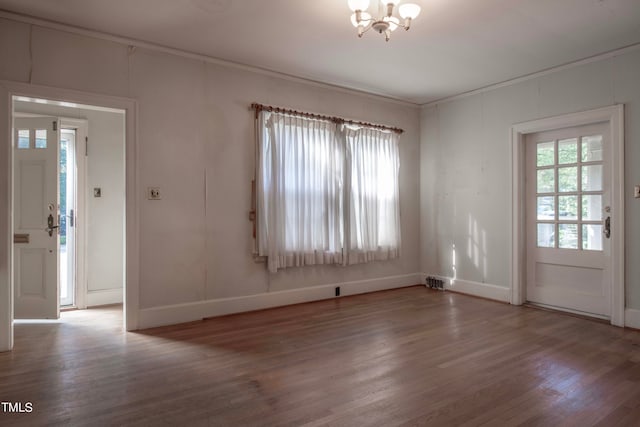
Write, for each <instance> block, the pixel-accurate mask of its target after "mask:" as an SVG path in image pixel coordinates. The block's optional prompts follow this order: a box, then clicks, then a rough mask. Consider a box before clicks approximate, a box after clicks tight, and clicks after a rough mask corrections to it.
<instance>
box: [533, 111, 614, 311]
mask: <svg viewBox="0 0 640 427" xmlns="http://www.w3.org/2000/svg"><path fill="white" fill-rule="evenodd" d="M607 135H609V132H608V124H606V123H602V124H596V125H588V126H580V127H574V128H566V129H561V130H556V131H550V132H541V133H536V134H530V135H527V140H526V169H527V172H526V173H527V179H526V186H527V188H526V218H527V222H526V224H527V286H526V295H527V300H528V301H530V302H533V303H538V304H543V305H549V306H554V307H558V308H561V309H566V310H570V311H578V312H582V313H585V314H590V315H594V316H598V317H609V316H610V315H611V308H610V306H611V283H609V280H608V279H607V278H608V277H609V274H607V270H608V268H610V267H609V265H610V262H609V261H610V259H609V257H610V248H611V242H610V240H609V230H610V228H609V227H610V219H609V217H610V216H609V207H608V206H609V205H610V197H611V189H610V188H609V185H610V183H609V182H608V180H607V179H606V177H608V176H609V173H608V167H609V159H607V158H606V153H607V152H608V151H607V150H606V146H607V144H609V141H607Z"/></svg>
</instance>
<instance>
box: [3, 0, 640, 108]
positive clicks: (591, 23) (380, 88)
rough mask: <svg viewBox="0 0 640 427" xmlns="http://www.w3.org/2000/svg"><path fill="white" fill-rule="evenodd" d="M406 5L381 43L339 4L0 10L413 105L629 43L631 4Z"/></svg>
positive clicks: (34, 0) (488, 1)
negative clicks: (405, 21)
mask: <svg viewBox="0 0 640 427" xmlns="http://www.w3.org/2000/svg"><path fill="white" fill-rule="evenodd" d="M405 1H407V0H405ZM412 1H413V2H416V3H419V4H420V5H421V6H422V12H421V14H420V16H419V17H418V18H417V19H416V20H415V22H414V23H413V25H412V28H411V30H410V31H409V32H404V31H403V30H400V29H398V30H397V31H395V32H394V33H393V35H392V38H391V41H389V42H388V43H386V42H385V41H384V39H383V37H382V36H381V35H379V34H377V33H374V32H369V33H367V34H365V35H364V37H363V38H362V39H358V37H357V36H356V33H355V28H353V27H352V26H351V24H350V23H349V16H350V14H351V12H350V10H349V8H348V7H347V0H315V1H313V0H109V1H105V0H55V1H54V0H0V9H4V10H6V11H12V12H17V13H20V14H26V15H31V16H34V17H38V18H43V19H47V20H51V21H56V22H60V23H65V24H70V25H73V26H78V27H82V28H87V29H92V30H97V31H99V32H105V33H109V34H112V35H118V36H123V37H127V38H132V39H136V40H141V41H146V42H151V43H155V44H160V45H163V46H167V47H172V48H177V49H181V50H184V51H188V52H193V53H199V54H203V55H207V56H211V57H214V58H219V59H224V60H228V61H232V62H236V63H241V64H245V65H250V66H254V67H259V68H263V69H267V70H272V71H276V72H280V73H285V74H289V75H293V76H298V77H303V78H307V79H311V80H314V81H319V82H325V83H330V84H333V85H338V86H342V87H348V88H353V89H358V90H362V91H366V92H371V93H376V94H381V95H385V96H389V97H393V98H397V99H402V100H406V101H410V102H414V103H417V104H423V103H427V102H430V101H433V100H437V99H441V98H444V97H448V96H452V95H456V94H460V93H464V92H467V91H470V90H474V89H478V88H481V87H484V86H488V85H492V84H495V83H499V82H503V81H506V80H510V79H513V78H516V77H520V76H524V75H527V74H531V73H535V72H538V71H541V70H545V69H548V68H551V67H555V66H559V65H563V64H567V63H570V62H573V61H577V60H580V59H584V58H588V57H591V56H594V55H598V54H601V53H604V52H608V51H611V50H614V49H618V48H621V47H625V46H629V45H633V44H637V43H640V0H412ZM371 3H372V4H375V5H376V8H377V2H376V1H375V0H372V1H371ZM370 9H372V7H370Z"/></svg>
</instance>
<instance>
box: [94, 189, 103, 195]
mask: <svg viewBox="0 0 640 427" xmlns="http://www.w3.org/2000/svg"><path fill="white" fill-rule="evenodd" d="M93 197H102V188H100V187H95V188H94V189H93Z"/></svg>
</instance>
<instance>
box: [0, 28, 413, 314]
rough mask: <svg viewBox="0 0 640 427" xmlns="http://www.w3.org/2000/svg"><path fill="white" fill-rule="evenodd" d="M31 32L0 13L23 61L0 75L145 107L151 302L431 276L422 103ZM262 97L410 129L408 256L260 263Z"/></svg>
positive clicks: (146, 296)
mask: <svg viewBox="0 0 640 427" xmlns="http://www.w3.org/2000/svg"><path fill="white" fill-rule="evenodd" d="M29 29H30V25H28V24H23V23H18V22H14V21H10V20H6V19H0V34H1V35H2V38H1V40H0V57H2V58H11V60H10V61H2V66H0V79H7V80H13V81H20V82H30V83H33V84H38V85H47V86H54V87H62V88H70V89H77V90H81V91H87V92H92V93H100V94H107V95H115V96H125V97H129V98H134V99H136V100H137V102H138V114H137V117H138V121H137V133H138V141H137V142H138V159H137V164H136V165H135V166H136V168H137V173H138V176H139V183H138V186H139V188H138V191H139V194H140V195H144V192H145V189H146V187H148V186H154V187H160V189H161V193H162V200H161V201H148V200H146V199H144V198H143V197H140V200H139V209H140V221H139V227H140V305H141V307H142V308H143V309H151V308H158V307H163V306H169V305H175V304H187V307H190V306H189V304H190V303H197V302H203V301H207V300H214V299H215V300H217V299H221V298H230V297H241V296H250V295H262V294H265V293H273V292H274V291H286V290H293V289H301V288H311V287H317V286H318V285H325V284H334V283H335V284H340V283H343V282H348V281H361V280H365V281H366V280H374V281H375V280H378V279H384V280H387V279H388V280H390V282H388V283H391V282H394V283H400V282H402V283H405V284H413V283H417V281H418V280H419V276H416V275H415V273H417V272H418V271H419V245H418V241H419V234H418V230H419V219H418V218H419V217H418V214H419V203H418V200H419V191H418V186H419V182H418V176H419V173H418V168H419V143H418V137H419V131H418V129H419V109H418V108H416V107H414V106H411V105H408V104H402V103H397V102H393V101H389V100H385V99H382V98H379V97H374V96H369V95H363V94H358V93H355V92H352V91H346V90H341V89H334V88H331V87H328V86H325V85H316V84H311V83H303V82H301V81H299V80H293V79H285V78H281V77H277V76H273V75H269V74H264V73H255V72H252V71H245V70H243V69H239V68H230V67H228V66H225V65H217V64H214V63H211V62H206V61H202V60H198V59H188V58H185V57H182V56H175V55H172V54H168V53H163V52H159V51H156V50H150V49H144V48H137V49H130V48H129V47H128V46H126V45H124V44H119V43H114V42H110V41H105V40H102V39H97V38H91V37H87V36H81V35H76V34H70V33H66V32H62V31H58V30H52V29H46V28H42V27H39V26H32V27H31V42H30V43H29V33H30V31H29ZM29 47H31V49H30V50H31V54H29ZM362 71H363V72H367V70H362ZM30 76H31V77H30ZM255 101H257V102H260V103H265V104H273V105H279V106H285V107H291V108H295V109H299V110H307V111H312V112H317V113H324V114H331V115H338V116H345V117H348V118H354V119H359V120H366V121H370V122H377V123H383V124H389V125H393V126H398V127H401V128H403V129H405V131H406V132H405V133H404V134H403V135H402V138H401V149H400V156H401V159H400V161H401V172H400V174H401V176H400V188H401V194H400V198H401V206H400V208H401V216H402V220H401V221H402V222H401V226H402V256H401V257H400V258H399V259H397V260H394V261H389V262H380V263H372V264H366V265H358V266H351V267H335V266H324V267H305V268H302V269H287V270H283V271H282V272H278V273H276V274H269V273H267V271H266V268H265V265H264V264H259V263H256V262H254V260H253V257H252V255H251V252H252V237H251V233H252V227H251V223H250V222H249V221H248V217H247V215H248V212H249V210H250V204H251V200H250V188H251V179H252V177H253V172H254V135H253V113H252V112H251V111H250V110H249V105H250V104H251V103H252V102H255ZM384 280H383V281H382V282H380V283H387V282H384ZM331 291H332V290H331ZM323 295H324V294H323ZM330 295H332V293H329V292H328V291H327V294H326V297H328V296H330ZM181 307H182V306H181ZM201 314H202V315H208V314H211V313H209V312H206V310H205V311H204V312H201ZM176 319H177V318H176ZM181 319H183V320H184V319H185V318H184V317H183V318H181ZM154 322H155V321H154ZM152 323H153V322H152ZM143 324H144V322H143Z"/></svg>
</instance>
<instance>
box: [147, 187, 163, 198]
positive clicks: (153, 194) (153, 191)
mask: <svg viewBox="0 0 640 427" xmlns="http://www.w3.org/2000/svg"><path fill="white" fill-rule="evenodd" d="M147 199H148V200H161V199H162V196H161V195H160V188H159V187H147Z"/></svg>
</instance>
